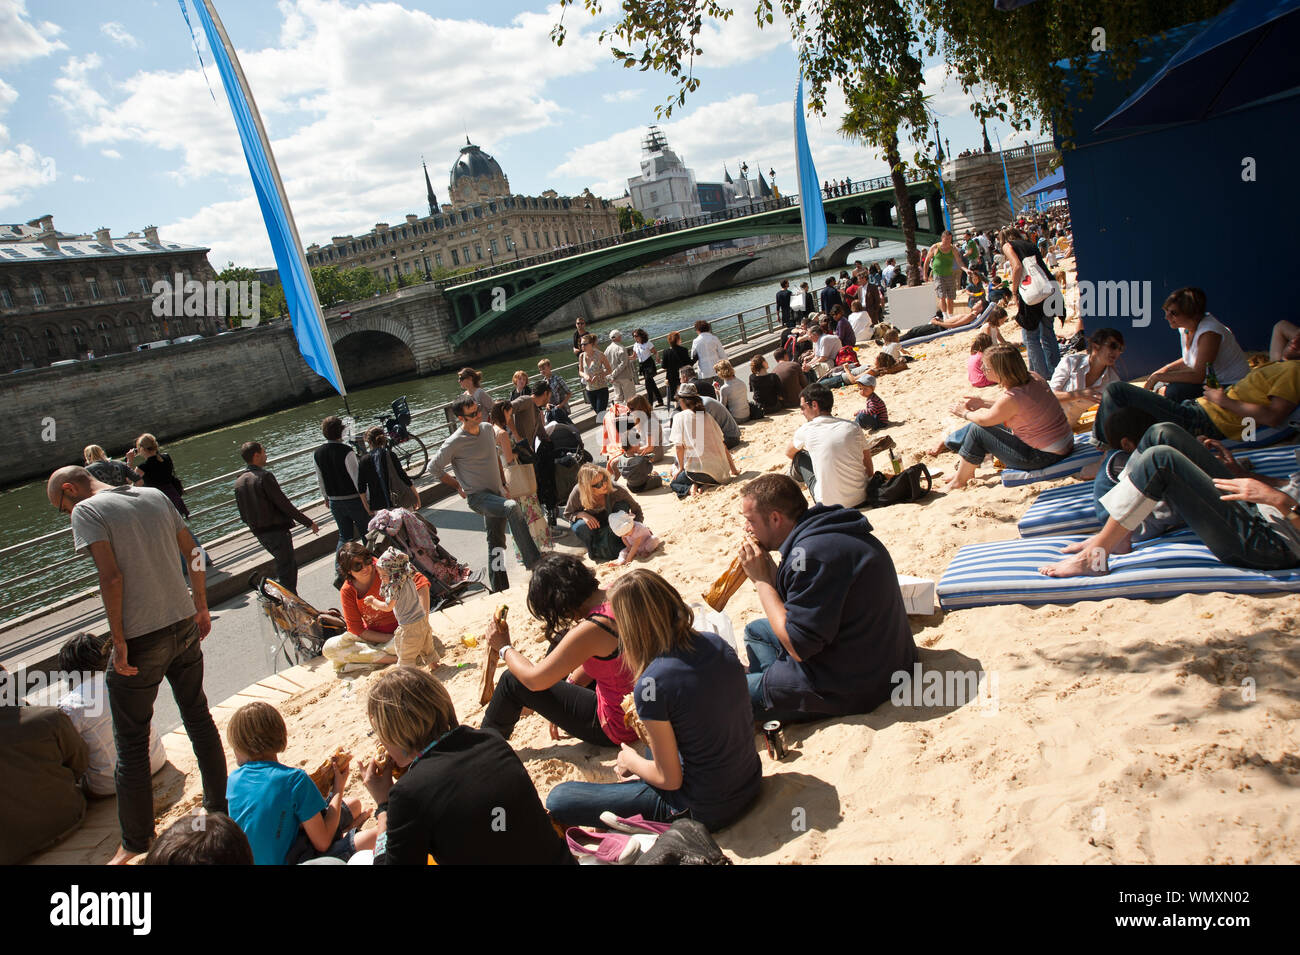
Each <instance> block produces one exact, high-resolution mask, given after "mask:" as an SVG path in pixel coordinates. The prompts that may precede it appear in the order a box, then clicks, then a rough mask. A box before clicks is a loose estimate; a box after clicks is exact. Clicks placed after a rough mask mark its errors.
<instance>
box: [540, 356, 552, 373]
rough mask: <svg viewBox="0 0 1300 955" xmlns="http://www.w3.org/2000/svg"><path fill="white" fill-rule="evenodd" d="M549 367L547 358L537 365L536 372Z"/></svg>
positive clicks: (549, 361)
mask: <svg viewBox="0 0 1300 955" xmlns="http://www.w3.org/2000/svg"><path fill="white" fill-rule="evenodd" d="M550 367H551V360H550V359H549V358H543V359H542V360H541V361H539V362H538V363H537V370H538V371H541V370H542V369H543V368H550Z"/></svg>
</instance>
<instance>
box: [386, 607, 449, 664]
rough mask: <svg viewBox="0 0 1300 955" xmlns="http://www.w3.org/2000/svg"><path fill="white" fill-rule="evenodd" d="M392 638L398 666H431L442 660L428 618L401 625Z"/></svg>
mask: <svg viewBox="0 0 1300 955" xmlns="http://www.w3.org/2000/svg"><path fill="white" fill-rule="evenodd" d="M393 636H394V639H393V652H394V653H396V654H397V665H398V666H407V667H414V666H420V664H421V663H425V664H428V665H430V666H432V665H433V664H436V663H437V662H438V661H439V660H441V659H442V651H441V650H440V649H439V648H438V645H437V642H436V641H435V640H434V639H433V627H431V626H429V618H428V617H424V618H422V619H420V620H417V621H416V622H415V623H407V624H402V625H401V626H400V627H398V628H397V632H396V633H395V634H394V635H393Z"/></svg>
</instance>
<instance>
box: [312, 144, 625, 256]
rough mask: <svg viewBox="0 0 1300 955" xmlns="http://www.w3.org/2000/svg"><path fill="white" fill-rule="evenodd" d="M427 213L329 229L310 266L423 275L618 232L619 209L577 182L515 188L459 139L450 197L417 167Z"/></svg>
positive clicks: (494, 164) (478, 151)
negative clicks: (358, 231) (564, 189)
mask: <svg viewBox="0 0 1300 955" xmlns="http://www.w3.org/2000/svg"><path fill="white" fill-rule="evenodd" d="M424 181H425V191H426V193H427V198H428V204H429V214H428V215H427V216H417V215H408V216H406V221H405V222H402V223H398V224H396V225H390V224H389V223H387V222H378V223H376V224H375V227H374V229H372V230H371V231H370V232H368V233H366V234H365V235H362V236H352V235H342V236H334V237H333V238H332V239H331V240H330V243H329V245H319V244H315V243H313V244H312V245H310V246H308V247H307V264H308V265H310V266H313V267H314V266H329V265H332V266H337V267H338V268H341V269H352V268H357V267H359V266H361V267H364V268H367V269H369V270H370V271H371V272H373V273H374V274H375V276H376V278H382V279H384V280H385V281H390V280H392V279H393V278H394V277H395V276H397V275H400V276H401V277H402V279H403V280H405V279H408V278H410V279H417V278H426V277H429V276H432V275H433V274H434V273H436V272H438V271H439V270H440V269H441V270H446V271H454V270H456V269H463V268H465V267H467V266H472V267H483V266H491V265H496V264H498V263H501V262H507V261H513V260H517V259H525V258H527V257H528V256H530V255H536V254H538V253H539V252H550V251H552V250H554V249H559V248H564V247H567V246H573V245H580V244H582V243H583V242H588V241H591V240H592V239H602V238H605V237H607V236H610V235H616V234H617V233H618V210H617V209H616V208H615V207H614V204H613V203H612V202H610V201H609V200H607V199H601V198H600V197H598V196H595V195H592V193H591V191H590V190H589V189H584V190H583V192H582V194H581V195H579V196H561V195H559V194H557V193H556V192H555V191H554V190H551V189H548V190H547V191H545V192H543V193H542V194H541V195H540V196H516V195H512V194H511V192H510V180H509V179H507V178H506V175H505V173H504V172H503V171H502V169H501V165H500V164H499V163H498V162H497V161H496V160H495V159H494V158H492V156H490V155H488V154H487V153H485V152H484V151H483V150H482V149H480V148H479V147H478V146H476V145H474V144H473V143H471V142H470V141H469V139H468V138H466V140H465V145H464V146H462V147H461V149H460V155H459V156H457V158H456V162H455V163H453V164H452V167H451V174H450V180H449V187H450V188H449V197H450V200H451V201H450V202H447V203H443V204H442V205H439V204H438V198H437V195H436V194H435V193H434V191H433V184H432V182H431V181H430V180H429V170H428V168H427V167H426V168H425V170H424Z"/></svg>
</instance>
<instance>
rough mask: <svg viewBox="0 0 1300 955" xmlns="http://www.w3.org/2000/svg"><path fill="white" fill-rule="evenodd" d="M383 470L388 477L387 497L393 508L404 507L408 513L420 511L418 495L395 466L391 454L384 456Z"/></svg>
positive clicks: (394, 460) (395, 462)
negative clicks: (390, 500)
mask: <svg viewBox="0 0 1300 955" xmlns="http://www.w3.org/2000/svg"><path fill="white" fill-rule="evenodd" d="M384 469H385V470H386V471H387V477H388V496H389V498H391V499H392V502H393V504H394V506H396V507H404V508H406V509H407V510H408V511H418V510H419V509H420V495H419V493H418V492H417V491H416V490H415V488H413V487H412V486H411V484H410V479H409V478H407V477H406V476H405V475H404V474H403V473H402V471H401V469H400V468H399V467H398V466H397V460H396V458H394V457H393V454H392V452H391V451H390V452H389V453H388V454H386V455H384Z"/></svg>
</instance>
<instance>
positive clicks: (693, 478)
mask: <svg viewBox="0 0 1300 955" xmlns="http://www.w3.org/2000/svg"><path fill="white" fill-rule="evenodd" d="M692 484H698V485H699V486H700V487H717V486H718V482H717V481H715V480H713V478H712V477H711V476H710V475H708V474H705V473H704V472H703V471H678V472H677V476H676V477H674V478H673V479H672V481H671V482H670V483H669V485H668V486H669V487H670V488H672V489H673V490H674V491H676V492H677V496H678V497H682V498H684V497H689V496H690V493H691V485H692ZM574 532H575V533H577V528H574ZM578 536H579V537H581V536H582V535H581V534H579V535H578Z"/></svg>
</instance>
